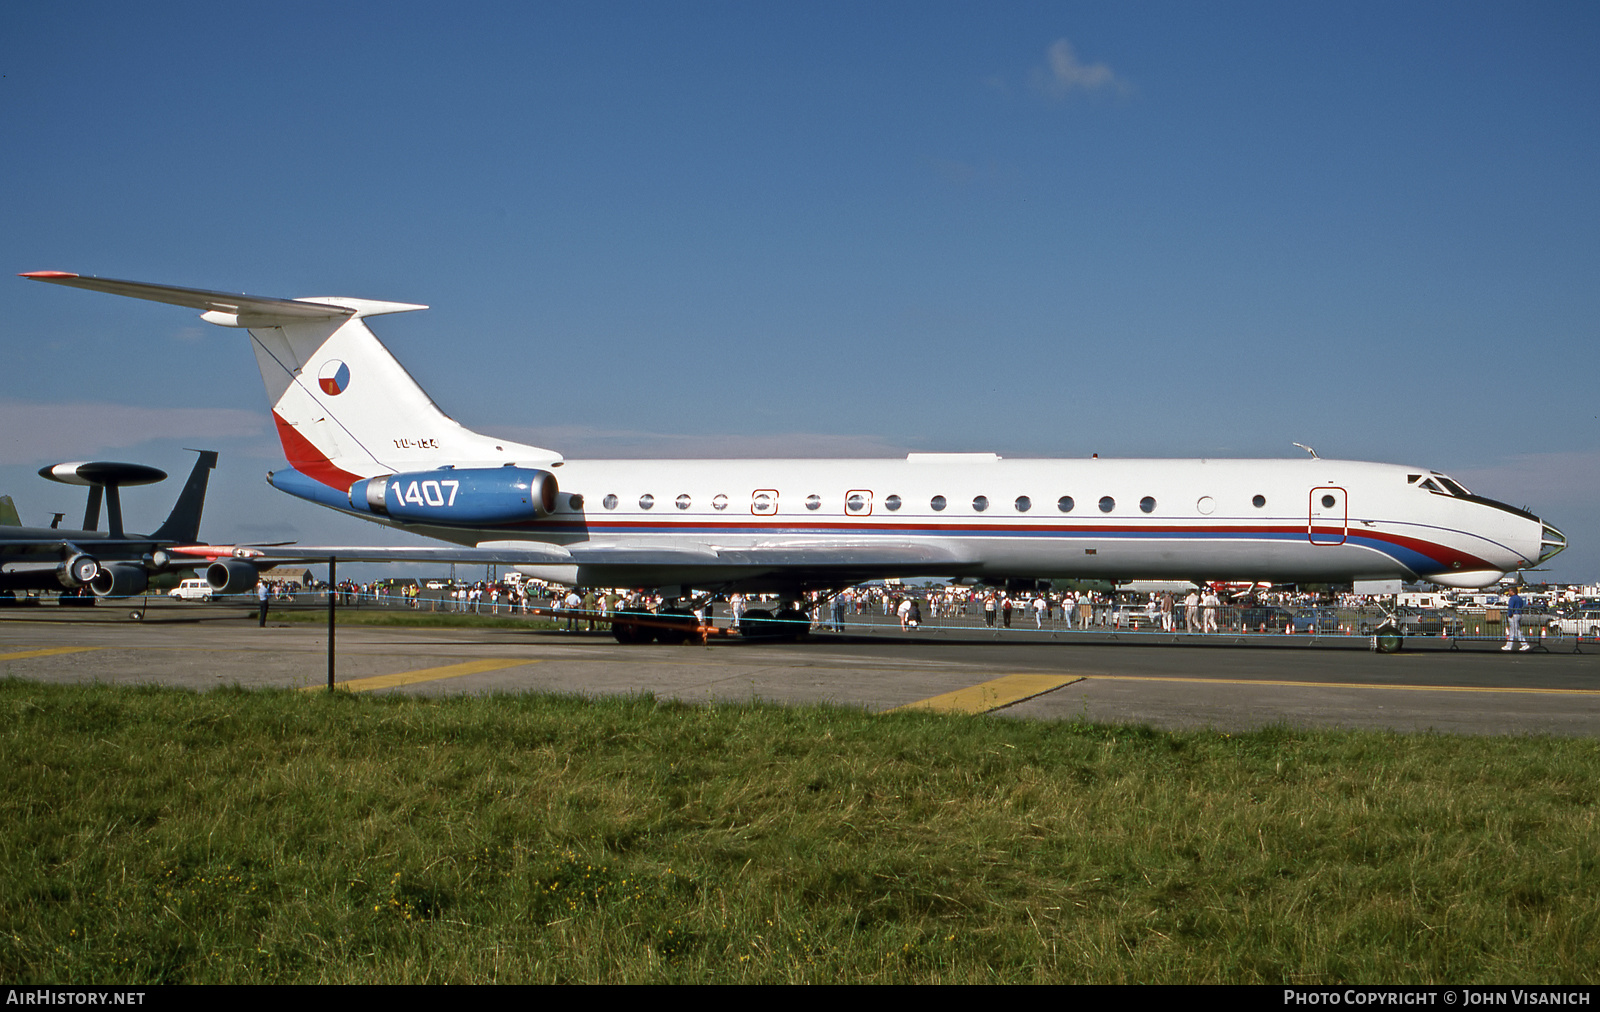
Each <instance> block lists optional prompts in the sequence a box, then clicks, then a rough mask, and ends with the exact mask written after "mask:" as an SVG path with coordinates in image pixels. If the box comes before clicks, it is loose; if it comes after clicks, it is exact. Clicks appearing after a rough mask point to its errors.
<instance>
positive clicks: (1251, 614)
mask: <svg viewBox="0 0 1600 1012" xmlns="http://www.w3.org/2000/svg"><path fill="white" fill-rule="evenodd" d="M1293 625H1294V612H1292V611H1290V610H1289V609H1287V608H1279V607H1278V606H1277V605H1271V604H1257V605H1252V606H1251V607H1249V608H1245V609H1243V610H1241V611H1240V612H1239V630H1240V631H1241V632H1247V633H1260V632H1269V633H1281V632H1283V631H1284V630H1285V629H1288V628H1290V627H1291V626H1293Z"/></svg>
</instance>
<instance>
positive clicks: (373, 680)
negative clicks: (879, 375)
mask: <svg viewBox="0 0 1600 1012" xmlns="http://www.w3.org/2000/svg"><path fill="white" fill-rule="evenodd" d="M127 614H128V609H114V608H110V607H106V606H101V607H97V608H94V609H82V610H81V611H80V610H79V609H57V608H41V609H20V608H19V609H16V610H14V611H13V610H9V609H8V610H6V611H5V613H4V614H0V676H5V677H14V678H22V679H30V680H36V681H41V682H101V683H105V684H113V685H131V684H161V685H170V686H175V687H182V688H190V689H197V690H205V689H210V688H215V687H217V686H226V685H241V686H246V687H278V688H296V689H315V688H317V687H319V686H323V685H325V684H326V679H327V630H326V628H325V626H323V625H321V624H317V623H300V622H294V623H279V622H275V621H273V620H271V619H270V618H269V621H268V625H267V628H265V629H261V628H257V627H256V624H255V620H254V618H253V617H249V616H250V612H249V611H247V610H246V609H243V608H241V607H239V606H236V605H235V606H213V607H205V606H189V607H186V608H182V609H171V608H161V609H155V608H152V609H151V612H150V615H149V617H148V618H147V620H146V621H143V622H134V621H129V620H128V618H127ZM269 614H270V613H269ZM336 645H337V656H336V674H337V679H338V681H339V683H340V684H341V685H344V686H346V687H349V688H351V689H354V690H356V691H384V692H411V693H420V694H429V695H447V694H452V693H481V692H490V691H504V692H522V691H551V692H562V693H575V694H580V695H610V694H626V693H651V694H653V695H655V696H656V697H658V698H671V699H678V700H683V701H685V702H705V701H716V700H725V701H727V700H736V701H742V700H751V699H756V700H763V701H768V702H776V703H812V702H826V703H835V704H842V705H847V706H859V707H862V708H864V709H867V710H871V711H881V710H887V709H892V708H894V707H897V706H906V705H911V704H916V703H918V702H919V701H924V700H930V699H934V698H935V697H947V696H948V697H950V698H969V699H970V698H980V697H981V698H992V699H994V700H997V701H1000V702H1001V703H1004V704H1005V705H1002V706H1000V708H995V709H990V708H988V707H985V706H979V707H977V708H978V709H987V710H988V712H991V713H994V714H996V715H999V716H1007V717H1021V718H1033V719H1043V720H1079V719H1082V720H1090V721H1096V722H1111V723H1136V724H1149V725H1152V726H1155V727H1162V728H1214V729H1216V730H1218V731H1224V732H1235V731H1242V730H1248V729H1251V728H1256V727H1260V726H1263V725H1268V724H1275V723H1283V724H1288V725H1290V726H1300V727H1350V728H1357V727H1359V728H1385V729H1392V730H1396V731H1440V732H1456V733H1466V734H1555V735H1563V736H1585V737H1587V736H1595V737H1600V644H1596V643H1585V644H1583V645H1582V646H1581V647H1580V648H1579V649H1580V650H1582V651H1585V652H1575V651H1574V650H1573V643H1572V642H1571V641H1570V640H1568V641H1566V643H1565V644H1564V645H1563V646H1562V647H1561V648H1558V649H1557V650H1552V651H1550V652H1539V651H1531V652H1527V653H1511V654H1507V653H1502V652H1500V651H1499V650H1497V649H1494V648H1493V645H1489V644H1480V645H1478V646H1479V647H1480V648H1479V649H1473V650H1461V651H1452V650H1447V649H1438V648H1437V645H1435V644H1426V643H1417V644H1416V646H1417V649H1408V650H1407V651H1405V652H1402V653H1400V654H1395V655H1375V654H1372V653H1369V652H1366V651H1364V650H1359V649H1337V648H1334V649H1329V648H1307V645H1306V644H1305V643H1304V642H1298V643H1295V644H1293V645H1292V646H1291V645H1289V644H1283V645H1270V644H1261V643H1248V644H1245V643H1240V642H1238V641H1234V642H1228V641H1227V638H1226V637H1218V638H1211V639H1208V640H1203V641H1202V640H1201V638H1199V637H1195V638H1192V639H1185V638H1183V637H1172V638H1171V639H1137V638H1130V637H1126V636H1123V637H1116V638H1112V637H1109V636H1105V635H1097V634H1093V633H1090V634H1082V635H1079V636H1076V637H1034V638H1027V637H1013V638H1011V639H1007V640H1003V641H997V640H996V639H994V638H993V637H987V636H984V635H982V634H977V635H971V636H962V635H948V634H947V635H942V636H939V637H933V636H928V635H924V634H901V633H899V632H898V631H893V632H887V631H886V632H879V633H874V634H872V635H853V636H852V635H845V636H836V635H817V636H813V637H810V638H808V639H806V640H802V641H800V642H796V643H772V642H747V641H741V640H737V639H728V640H713V641H712V642H711V643H710V644H709V645H706V646H697V645H696V646H661V645H649V646H621V645H619V644H617V643H615V642H614V641H613V640H612V639H611V637H610V635H609V634H607V633H601V632H596V633H561V632H551V631H535V630H523V629H404V628H383V627H373V626H355V625H341V626H339V628H338V631H337V636H336ZM1346 645H1347V646H1353V645H1354V644H1346ZM1329 646H1332V644H1329ZM1429 647H1433V648H1431V649H1430V648H1429ZM1040 675H1050V676H1054V677H1052V678H1049V679H1040V678H1039V677H1038V676H1040ZM1021 676H1028V677H1027V678H1026V679H1024V678H1022V677H1021ZM990 684H993V685H996V686H1001V688H1000V689H997V690H996V691H995V692H994V693H987V692H979V693H977V694H976V695H974V694H972V693H964V692H963V690H971V689H972V688H973V687H974V686H987V685H990ZM1018 685H1024V686H1026V687H1025V688H1023V689H1021V690H1016V691H1012V692H1011V694H1010V695H1007V693H1006V691H1004V690H1005V689H1006V688H1007V687H1008V686H1009V688H1011V689H1013V690H1015V689H1016V686H1018ZM952 694H953V695H952ZM1018 695H1021V696H1023V697H1024V698H1021V699H1020V701H1016V702H1009V700H1011V699H1012V698H1014V697H1016V696H1018ZM997 705H998V704H997Z"/></svg>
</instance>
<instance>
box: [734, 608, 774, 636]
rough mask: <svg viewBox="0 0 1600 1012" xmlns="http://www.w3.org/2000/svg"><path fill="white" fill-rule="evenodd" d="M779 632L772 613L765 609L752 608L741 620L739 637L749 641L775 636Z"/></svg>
mask: <svg viewBox="0 0 1600 1012" xmlns="http://www.w3.org/2000/svg"><path fill="white" fill-rule="evenodd" d="M777 632H778V630H777V626H776V625H775V624H774V623H773V620H772V612H770V611H768V610H767V609H765V608H751V609H750V610H749V611H747V612H745V613H744V617H743V618H741V619H740V620H739V635H741V636H743V637H744V638H745V639H748V640H754V639H764V638H766V637H768V636H775V635H777Z"/></svg>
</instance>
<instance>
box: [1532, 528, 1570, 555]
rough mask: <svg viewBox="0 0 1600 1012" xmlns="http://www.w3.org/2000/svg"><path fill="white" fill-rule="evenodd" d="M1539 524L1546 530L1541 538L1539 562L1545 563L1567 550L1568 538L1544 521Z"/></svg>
mask: <svg viewBox="0 0 1600 1012" xmlns="http://www.w3.org/2000/svg"><path fill="white" fill-rule="evenodd" d="M1539 523H1540V525H1541V526H1542V527H1543V528H1544V530H1543V532H1542V533H1541V534H1540V536H1539V561H1540V562H1544V561H1545V560H1546V559H1549V558H1551V557H1552V556H1555V555H1558V554H1560V553H1561V552H1562V551H1564V550H1565V549H1566V547H1567V536H1566V535H1565V534H1562V533H1561V532H1560V531H1558V530H1556V529H1555V527H1553V526H1552V525H1550V524H1548V523H1545V521H1543V520H1540V521H1539Z"/></svg>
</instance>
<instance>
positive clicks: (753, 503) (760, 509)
mask: <svg viewBox="0 0 1600 1012" xmlns="http://www.w3.org/2000/svg"><path fill="white" fill-rule="evenodd" d="M750 512H751V513H754V514H755V515H756V516H758V517H765V516H771V515H772V514H774V513H776V512H778V492H777V490H776V489H770V488H758V489H756V490H755V491H754V492H752V493H750Z"/></svg>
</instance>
